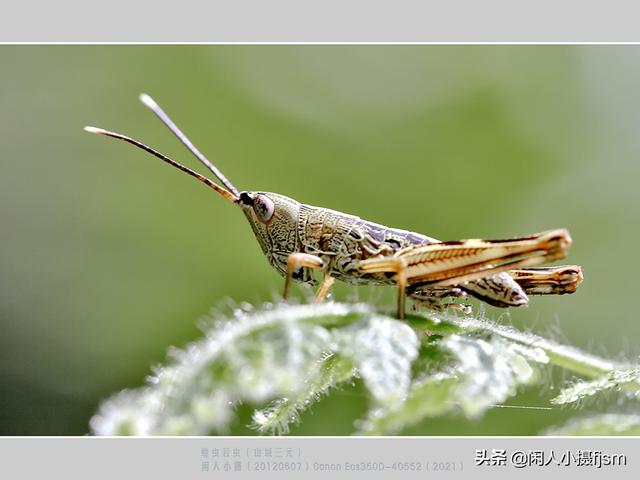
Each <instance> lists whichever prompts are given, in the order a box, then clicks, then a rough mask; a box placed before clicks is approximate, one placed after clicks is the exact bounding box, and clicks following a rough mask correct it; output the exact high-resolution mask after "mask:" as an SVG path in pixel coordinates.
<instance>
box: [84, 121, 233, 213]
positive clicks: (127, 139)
mask: <svg viewBox="0 0 640 480" xmlns="http://www.w3.org/2000/svg"><path fill="white" fill-rule="evenodd" d="M84 129H85V130H86V131H87V132H90V133H96V134H98V135H104V136H106V137H112V138H117V139H118V140H123V141H125V142H127V143H130V144H131V145H135V146H136V147H138V148H141V149H142V150H144V151H145V152H149V153H150V154H151V155H153V156H155V157H158V158H159V159H160V160H162V161H163V162H166V163H168V164H169V165H172V166H174V167H176V168H177V169H179V170H182V171H183V172H185V173H188V174H189V175H191V176H192V177H195V178H196V179H198V180H200V181H201V182H202V183H204V184H205V185H208V186H209V187H211V188H213V189H214V190H215V191H216V192H218V193H219V194H220V195H222V196H223V197H224V198H226V199H227V200H229V201H230V202H232V203H237V202H238V195H237V193H235V194H234V193H232V192H229V191H228V190H226V189H224V188H222V187H221V186H220V185H218V184H217V183H215V182H213V181H211V180H209V179H208V178H207V177H205V176H204V175H200V174H199V173H198V172H196V171H194V170H191V169H190V168H188V167H185V166H184V165H182V164H181V163H178V162H176V161H175V160H172V159H170V158H169V157H167V156H166V155H163V154H162V153H160V152H158V151H156V150H154V149H153V148H151V147H148V146H147V145H145V144H144V143H142V142H139V141H138V140H135V139H133V138H131V137H127V136H126V135H122V134H121V133H116V132H110V131H109V130H104V129H102V128H97V127H84ZM223 178H224V177H223ZM234 190H235V189H234Z"/></svg>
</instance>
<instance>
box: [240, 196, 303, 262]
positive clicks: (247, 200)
mask: <svg viewBox="0 0 640 480" xmlns="http://www.w3.org/2000/svg"><path fill="white" fill-rule="evenodd" d="M237 203H238V205H240V208H242V211H243V212H244V214H245V216H246V217H247V220H248V221H249V224H250V225H251V228H252V229H253V233H254V234H255V236H256V238H257V240H258V242H259V243H260V247H261V248H262V251H263V252H264V254H265V255H267V257H268V258H269V261H273V260H274V259H275V256H278V254H279V255H285V254H286V255H288V254H289V253H291V252H294V251H295V248H296V242H297V240H296V239H297V224H298V214H299V212H300V203H298V202H297V201H295V200H293V199H291V198H289V197H285V196H284V195H280V194H277V193H270V192H240V195H239V196H238V202H237ZM278 263H281V262H278ZM274 266H275V265H274ZM279 266H280V265H278V266H276V268H278V267H279ZM278 269H280V268H278Z"/></svg>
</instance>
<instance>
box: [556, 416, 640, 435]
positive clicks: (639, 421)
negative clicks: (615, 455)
mask: <svg viewBox="0 0 640 480" xmlns="http://www.w3.org/2000/svg"><path fill="white" fill-rule="evenodd" d="M545 434H546V435H612V436H613V435H634V436H638V435H640V415H637V414H621V413H619V414H616V413H607V414H603V415H597V416H593V417H587V418H580V419H576V420H571V421H569V422H568V423H567V424H566V425H563V426H561V427H556V428H552V429H549V430H547V431H546V432H545Z"/></svg>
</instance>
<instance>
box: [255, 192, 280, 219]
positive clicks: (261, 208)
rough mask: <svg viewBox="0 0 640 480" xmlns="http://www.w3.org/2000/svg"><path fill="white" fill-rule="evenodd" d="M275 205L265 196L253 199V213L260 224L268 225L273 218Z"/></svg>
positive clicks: (257, 196) (259, 195)
mask: <svg viewBox="0 0 640 480" xmlns="http://www.w3.org/2000/svg"><path fill="white" fill-rule="evenodd" d="M274 210H275V205H274V204H273V201H272V200H271V199H270V198H269V197H267V196H266V195H261V194H257V195H256V196H255V197H254V198H253V211H254V212H255V214H256V217H258V220H260V221H261V222H262V223H268V222H269V220H271V217H273V212H274Z"/></svg>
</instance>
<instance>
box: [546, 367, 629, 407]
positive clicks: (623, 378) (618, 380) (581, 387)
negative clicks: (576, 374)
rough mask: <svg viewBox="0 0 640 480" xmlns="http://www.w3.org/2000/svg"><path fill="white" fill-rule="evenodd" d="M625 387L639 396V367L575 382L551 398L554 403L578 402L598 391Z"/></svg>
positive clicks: (602, 391)
mask: <svg viewBox="0 0 640 480" xmlns="http://www.w3.org/2000/svg"><path fill="white" fill-rule="evenodd" d="M622 389H625V390H626V391H627V392H629V393H631V394H633V395H634V396H636V397H640V369H639V368H634V369H630V370H614V371H612V372H610V373H609V374H607V375H605V376H603V377H601V378H599V379H597V380H592V381H588V382H585V381H582V382H576V383H574V384H573V385H571V386H570V387H567V388H564V389H563V390H562V391H561V392H560V394H559V395H558V396H557V397H555V398H552V399H551V403H555V404H556V405H566V404H569V403H574V402H579V401H581V400H584V399H586V398H589V397H592V396H594V395H597V394H599V393H604V392H610V391H612V390H618V391H620V390H622Z"/></svg>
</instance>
